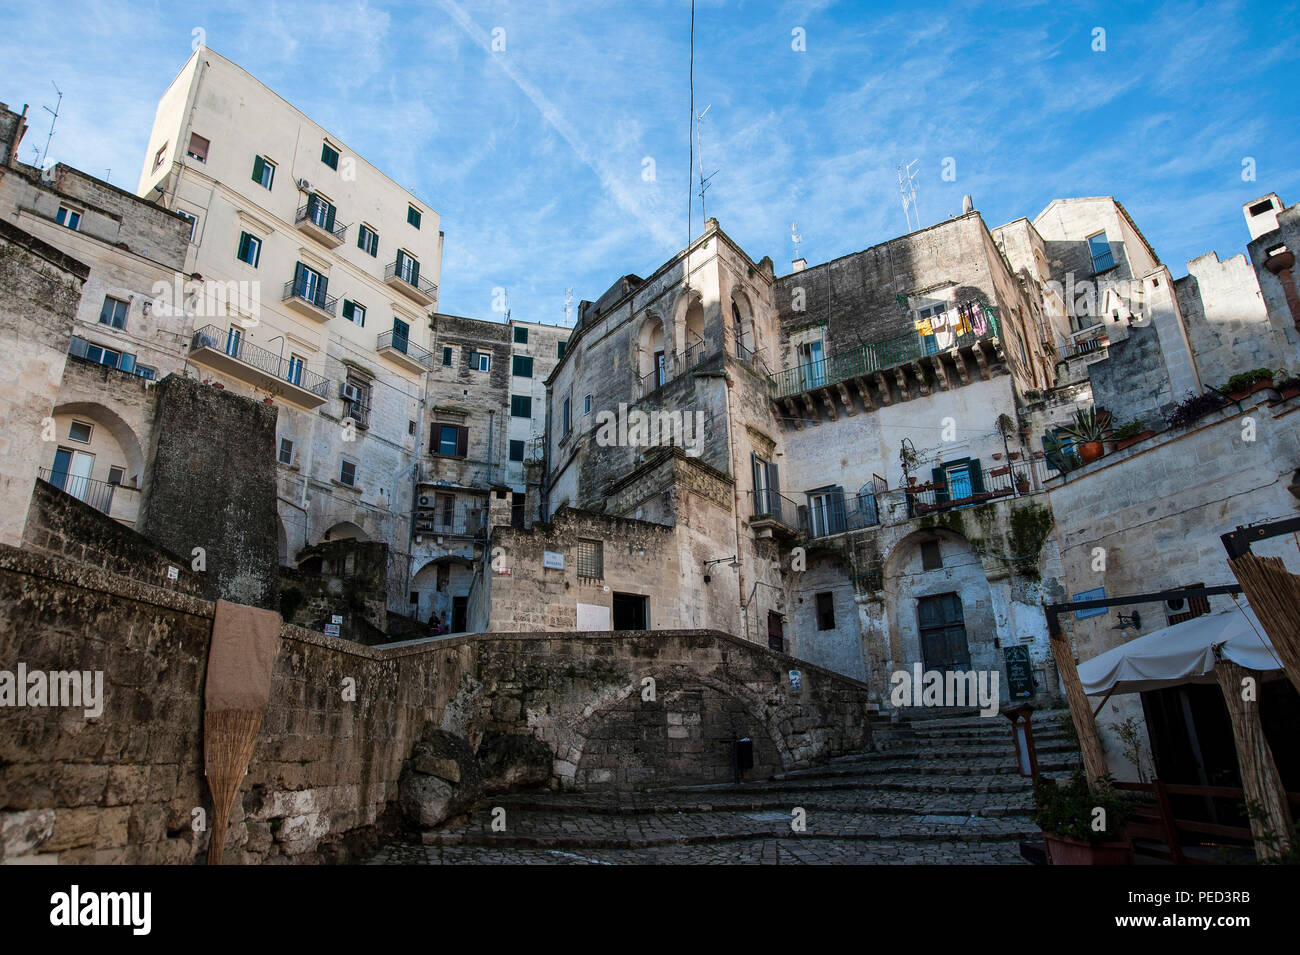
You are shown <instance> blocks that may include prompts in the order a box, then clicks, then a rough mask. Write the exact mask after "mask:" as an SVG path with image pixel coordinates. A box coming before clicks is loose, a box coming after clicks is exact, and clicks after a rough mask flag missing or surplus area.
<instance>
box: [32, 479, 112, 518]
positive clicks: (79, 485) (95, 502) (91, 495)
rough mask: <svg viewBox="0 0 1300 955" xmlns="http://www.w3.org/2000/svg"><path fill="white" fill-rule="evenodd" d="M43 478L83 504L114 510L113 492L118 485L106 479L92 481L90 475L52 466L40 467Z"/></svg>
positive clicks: (107, 511)
mask: <svg viewBox="0 0 1300 955" xmlns="http://www.w3.org/2000/svg"><path fill="white" fill-rule="evenodd" d="M40 475H41V480H42V481H45V482H46V483H47V484H52V485H53V486H54V487H57V488H58V489H59V490H60V491H62V492H63V493H64V494H67V495H69V496H71V497H75V498H76V499H77V500H78V501H81V502H82V503H83V504H89V505H90V506H91V507H93V508H94V509H95V510H97V511H101V512H103V513H104V514H111V513H112V511H113V494H114V492H116V491H117V489H118V485H116V484H109V483H107V482H105V481H92V480H91V479H90V478H88V477H80V476H78V475H76V474H69V473H68V472H67V471H55V470H54V469H52V468H41V469H40Z"/></svg>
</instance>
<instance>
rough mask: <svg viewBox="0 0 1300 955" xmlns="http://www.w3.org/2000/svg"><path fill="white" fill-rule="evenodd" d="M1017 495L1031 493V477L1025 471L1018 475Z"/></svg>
mask: <svg viewBox="0 0 1300 955" xmlns="http://www.w3.org/2000/svg"><path fill="white" fill-rule="evenodd" d="M1016 493H1018V494H1028V493H1029V476H1028V475H1027V474H1025V473H1024V472H1023V471H1020V472H1018V473H1017V474H1016Z"/></svg>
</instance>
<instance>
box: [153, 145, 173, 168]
mask: <svg viewBox="0 0 1300 955" xmlns="http://www.w3.org/2000/svg"><path fill="white" fill-rule="evenodd" d="M170 145H171V140H170V139H169V140H168V141H167V142H165V143H163V144H162V149H160V150H158V151H157V152H156V153H154V154H153V170H154V172H157V171H158V168H159V167H160V166H161V165H162V164H163V160H164V159H166V158H167V147H168V146H170Z"/></svg>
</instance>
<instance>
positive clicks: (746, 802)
mask: <svg viewBox="0 0 1300 955" xmlns="http://www.w3.org/2000/svg"><path fill="white" fill-rule="evenodd" d="M1063 712H1065V711H1063V710H1061V711H1040V712H1038V713H1035V719H1034V725H1035V727H1036V729H1035V734H1034V735H1035V742H1036V744H1037V746H1036V748H1037V753H1038V762H1039V769H1040V771H1042V772H1044V773H1045V774H1047V775H1052V776H1059V775H1065V774H1067V773H1068V772H1069V771H1070V770H1072V769H1073V768H1074V767H1075V766H1076V765H1077V763H1078V750H1077V748H1076V747H1075V745H1074V744H1073V743H1072V742H1071V741H1070V740H1069V738H1068V737H1067V734H1066V732H1065V731H1064V730H1063V729H1062V728H1061V727H1060V725H1059V724H1058V723H1057V722H1056V716H1057V714H1059V713H1063ZM873 746H874V748H873V750H872V751H870V752H861V753H854V754H850V755H846V756H842V757H839V758H837V759H834V760H832V761H830V762H828V763H826V764H824V765H821V766H817V767H813V768H809V769H801V770H795V771H792V772H787V773H780V774H778V775H776V776H774V777H772V778H770V779H765V780H759V781H752V782H744V783H742V784H740V785H731V784H724V785H711V786H678V787H668V788H663V789H655V790H647V791H644V792H589V793H562V792H527V793H511V794H504V795H500V796H495V797H488V799H487V801H486V803H485V804H484V806H483V807H482V808H481V809H480V810H479V811H478V812H476V813H475V814H474V816H473V817H472V818H471V819H470V820H469V821H468V822H466V823H463V824H461V825H458V826H454V827H451V828H447V829H442V830H438V831H436V832H428V833H425V834H424V836H423V844H422V845H409V844H408V845H393V846H388V847H385V848H384V849H383V850H381V851H380V853H379V854H378V855H377V856H376V857H375V859H374V860H372V861H375V862H432V863H474V862H480V863H494V862H542V863H556V862H559V863H587V864H591V863H596V864H601V863H604V864H621V863H657V864H672V863H683V864H689V863H696V862H719V863H727V862H768V863H798V862H812V863H817V862H828V863H829V862H835V863H886V862H897V863H957V864H970V863H1008V862H1010V863H1017V862H1022V861H1023V860H1022V859H1021V858H1020V853H1019V843H1020V841H1021V840H1027V839H1032V840H1037V839H1039V833H1038V829H1037V827H1036V826H1035V825H1034V824H1033V822H1032V820H1031V818H1030V813H1031V811H1032V808H1033V793H1032V787H1031V785H1030V782H1029V780H1028V779H1025V778H1023V777H1021V776H1020V775H1019V773H1018V772H1017V770H1016V762H1015V755H1014V751H1013V747H1012V741H1011V730H1010V725H1009V724H1008V722H1007V721H1006V720H1005V719H1004V718H1003V717H1001V716H997V717H991V718H982V717H979V716H978V715H972V716H956V717H953V716H945V717H942V718H938V719H930V720H916V721H910V722H904V723H894V724H884V723H882V724H881V725H880V726H879V727H877V728H876V733H875V737H874V741H873ZM796 810H801V811H802V816H803V819H804V821H805V824H806V825H805V828H804V830H803V831H801V832H796V831H794V830H793V829H792V827H791V822H792V820H793V819H794V818H795V817H796ZM502 813H504V815H503V814H502ZM494 818H495V819H497V820H498V822H497V827H496V829H495V830H494V828H493V820H494ZM502 821H503V822H504V829H502V828H501V825H502Z"/></svg>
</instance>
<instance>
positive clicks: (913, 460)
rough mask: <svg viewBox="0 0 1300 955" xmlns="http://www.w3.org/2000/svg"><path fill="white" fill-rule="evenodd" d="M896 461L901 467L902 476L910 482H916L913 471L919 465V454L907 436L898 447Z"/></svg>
mask: <svg viewBox="0 0 1300 955" xmlns="http://www.w3.org/2000/svg"><path fill="white" fill-rule="evenodd" d="M898 463H899V465H900V466H901V467H902V469H903V477H904V478H905V479H906V482H907V483H908V484H909V485H910V484H915V483H916V477H915V472H916V469H917V468H918V467H920V465H921V456H920V455H919V454H917V452H916V445H914V444H912V442H911V440H910V439H908V438H904V439H903V443H902V444H901V445H900V446H899V448H898Z"/></svg>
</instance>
